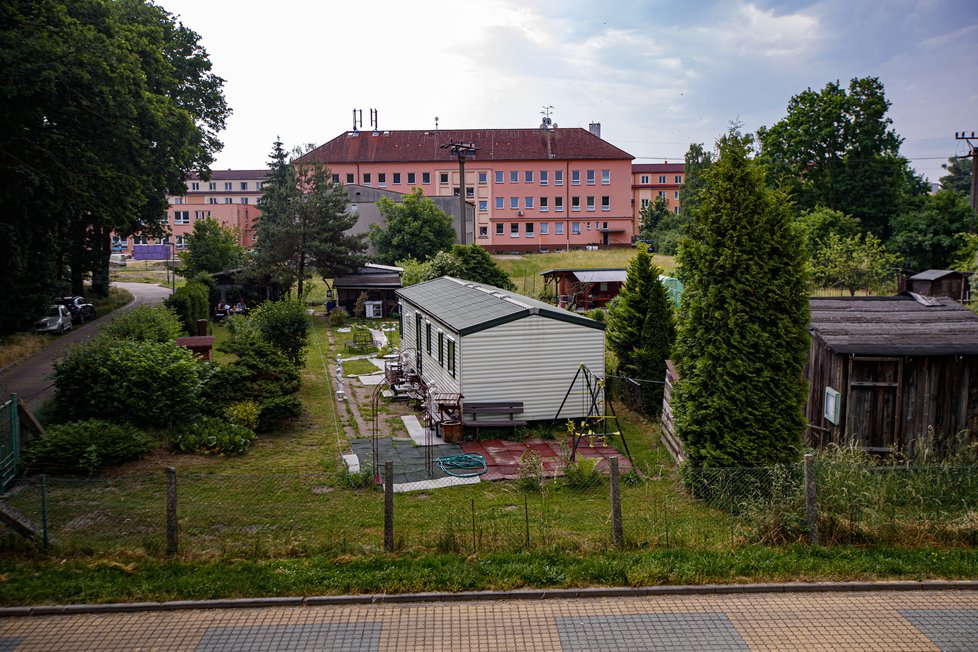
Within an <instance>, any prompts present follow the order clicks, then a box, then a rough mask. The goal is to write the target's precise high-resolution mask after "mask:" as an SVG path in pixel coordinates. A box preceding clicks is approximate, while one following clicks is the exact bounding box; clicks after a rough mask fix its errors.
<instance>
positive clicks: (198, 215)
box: [112, 170, 268, 254]
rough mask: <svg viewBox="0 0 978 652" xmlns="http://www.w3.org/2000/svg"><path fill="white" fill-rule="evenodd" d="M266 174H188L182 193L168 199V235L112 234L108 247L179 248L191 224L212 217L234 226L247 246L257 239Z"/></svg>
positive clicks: (121, 250)
mask: <svg viewBox="0 0 978 652" xmlns="http://www.w3.org/2000/svg"><path fill="white" fill-rule="evenodd" d="M267 176H268V170H214V171H213V172H212V173H211V178H210V180H209V181H204V180H202V179H201V178H200V176H199V175H197V174H191V175H190V176H189V177H188V178H187V191H186V193H185V194H184V195H181V196H171V197H169V198H168V199H169V202H170V206H169V208H167V211H166V230H167V233H168V234H169V235H167V236H165V237H164V238H162V239H160V240H156V239H153V238H148V237H146V236H144V235H141V234H138V233H137V234H135V235H132V236H129V237H128V238H123V237H121V236H118V235H113V236H112V248H113V250H114V251H115V252H117V253H127V254H131V253H132V251H133V245H151V244H166V245H169V244H174V245H175V246H176V249H177V251H179V250H181V249H183V248H184V246H185V242H186V236H187V234H189V233H191V232H193V230H194V223H195V222H197V221H198V220H202V219H205V218H208V217H212V218H214V219H215V220H217V221H218V223H220V225H221V226H224V227H235V228H237V229H238V234H239V238H240V239H239V242H240V244H241V246H243V247H245V248H249V249H250V248H251V247H252V246H254V243H255V240H256V239H257V237H256V235H255V233H256V227H257V225H256V221H257V219H258V215H259V211H258V206H257V204H258V200H259V199H260V198H261V194H262V184H263V183H264V181H265V179H266V178H267Z"/></svg>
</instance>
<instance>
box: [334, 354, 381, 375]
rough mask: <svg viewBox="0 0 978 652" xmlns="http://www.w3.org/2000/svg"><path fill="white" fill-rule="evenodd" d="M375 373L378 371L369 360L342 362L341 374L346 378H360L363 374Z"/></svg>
mask: <svg viewBox="0 0 978 652" xmlns="http://www.w3.org/2000/svg"><path fill="white" fill-rule="evenodd" d="M377 371H380V369H378V368H377V365H375V364H374V363H372V362H371V361H370V360H365V359H363V358H358V359H356V360H344V361H343V374H344V375H346V376H361V375H365V374H372V373H375V372H377Z"/></svg>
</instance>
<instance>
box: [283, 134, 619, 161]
mask: <svg viewBox="0 0 978 652" xmlns="http://www.w3.org/2000/svg"><path fill="white" fill-rule="evenodd" d="M548 139H549V144H548ZM450 141H454V142H456V143H474V144H475V145H476V147H478V148H479V149H478V151H477V152H476V153H475V154H470V155H468V159H469V160H470V161H475V162H476V163H475V164H476V165H478V161H480V160H481V161H527V160H530V161H533V160H541V159H543V160H547V159H551V160H561V161H563V160H587V159H618V160H625V161H631V160H632V159H633V158H634V157H633V156H632V155H631V154H629V153H628V152H626V151H624V150H622V149H619V148H617V147H615V146H614V145H612V144H611V143H609V142H607V141H605V140H602V139H601V138H599V137H597V136H595V135H594V134H592V133H591V132H589V131H588V130H587V129H581V128H578V127H573V128H565V129H554V130H552V131H550V132H547V133H544V132H542V131H541V130H539V129H439V130H437V131H435V130H433V129H428V130H401V131H380V132H371V131H347V132H344V133H342V134H340V135H339V136H337V137H336V138H333V139H332V140H331V141H329V142H327V143H325V144H323V145H320V146H319V147H317V148H316V149H314V150H313V151H311V152H309V153H308V154H305V155H304V156H302V157H301V158H300V159H299V162H300V163H312V162H320V163H327V164H330V165H332V164H336V163H368V162H369V163H411V162H415V161H444V162H445V163H446V164H448V163H451V162H453V161H455V160H456V159H455V157H453V156H452V153H451V152H450V151H449V150H448V149H443V148H442V145H444V144H446V143H448V142H450Z"/></svg>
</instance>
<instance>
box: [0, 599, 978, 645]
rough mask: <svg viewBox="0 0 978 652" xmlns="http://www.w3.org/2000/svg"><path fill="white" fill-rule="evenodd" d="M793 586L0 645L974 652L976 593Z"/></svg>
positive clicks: (245, 621) (78, 618)
mask: <svg viewBox="0 0 978 652" xmlns="http://www.w3.org/2000/svg"><path fill="white" fill-rule="evenodd" d="M797 586H798V587H800V590H797V591H792V590H790V587H789V590H788V591H785V588H784V587H778V586H775V585H767V586H756V587H744V588H745V589H746V591H744V592H741V593H730V594H724V593H711V592H710V591H711V589H710V587H692V592H694V594H693V595H675V594H669V592H667V591H663V592H662V594H661V595H654V594H653V595H646V596H642V597H589V598H572V599H564V598H554V599H547V600H541V599H539V598H540V597H541V594H540V592H532V593H529V594H527V595H525V598H526V599H517V600H513V599H509V600H505V599H501V600H497V599H488V598H492V597H495V596H492V595H484V596H476V597H481V598H483V599H471V597H470V599H469V600H454V599H440V600H439V599H435V596H428V598H427V599H428V600H429V601H427V602H423V601H421V600H424V599H425V596H416V597H414V598H413V599H414V600H417V602H413V603H412V602H404V603H391V602H381V603H374V604H371V603H369V602H366V601H368V600H370V599H371V598H370V596H364V597H363V598H362V600H364V602H365V603H362V604H348V603H347V604H343V603H340V604H336V603H335V602H336V598H308V599H306V600H304V601H303V600H302V599H298V598H297V599H288V598H284V599H281V600H280V601H278V603H277V605H278V606H271V607H266V608H245V607H249V606H252V605H250V604H249V602H248V601H241V602H238V603H237V604H234V601H229V602H228V603H225V604H224V605H220V604H216V605H210V606H211V607H212V608H209V609H187V608H183V609H181V608H180V606H179V605H176V604H174V605H173V606H172V607H171V608H172V609H173V610H162V609H157V610H148V611H145V612H137V613H105V611H110V610H111V609H112V607H111V606H110V605H99V606H100V607H102V610H103V611H102V612H96V613H75V614H64V615H31V616H15V615H9V613H10V610H7V612H8V613H7V614H5V615H6V616H7V617H2V618H0V650H5V651H11V652H14V651H15V652H29V651H33V650H46V651H47V650H72V651H81V650H100V651H113V650H188V651H189V650H193V651H196V652H218V651H222V652H223V651H230V650H270V651H283V652H284V651H286V650H288V651H293V650H324V651H333V652H352V651H360V650H364V651H374V650H376V651H381V650H383V651H393V650H425V651H427V652H438V651H442V650H445V651H448V650H451V651H466V650H533V651H539V652H545V651H551V650H553V651H562V652H599V651H600V652H616V651H622V652H624V651H626V650H627V651H629V652H637V651H642V650H694V651H696V652H707V651H713V650H805V651H806V652H814V651H816V650H833V651H835V650H879V651H887V652H899V651H910V650H935V651H936V650H949V651H950V650H954V651H963V650H972V651H973V650H976V649H978V591H975V590H947V591H939V590H930V591H919V590H917V591H895V590H867V591H851V590H842V591H840V590H837V589H838V587H837V588H836V589H835V590H824V589H829V588H832V587H824V588H823V590H819V587H818V586H817V585H797ZM669 588H672V589H673V590H674V592H676V593H681V592H682V591H683V587H669ZM734 588H735V589H736V588H738V587H734ZM883 588H893V587H886V586H884V587H883ZM729 589H730V587H721V588H720V589H719V590H729ZM712 590H714V591H716V590H717V589H716V588H714V589H712ZM696 591H699V593H696ZM517 593H518V592H517ZM582 593H587V591H586V590H584V591H582ZM606 593H607V592H606ZM378 597H379V598H380V599H382V600H383V599H384V596H374V598H375V599H376V598H378ZM439 597H442V598H451V596H439ZM460 597H461V596H460ZM392 598H393V599H404V597H403V596H389V597H388V599H392ZM408 599H410V598H408ZM268 602H269V603H273V604H275V601H274V600H269V601H268ZM290 604H293V605H295V606H287V605H290ZM184 606H185V607H186V606H188V605H184ZM222 606H223V607H224V608H213V607H222ZM0 611H3V610H0Z"/></svg>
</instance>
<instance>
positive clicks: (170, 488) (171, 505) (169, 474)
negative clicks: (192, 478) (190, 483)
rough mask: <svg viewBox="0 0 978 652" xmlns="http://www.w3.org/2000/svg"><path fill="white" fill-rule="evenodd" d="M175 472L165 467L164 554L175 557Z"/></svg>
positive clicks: (176, 541)
mask: <svg viewBox="0 0 978 652" xmlns="http://www.w3.org/2000/svg"><path fill="white" fill-rule="evenodd" d="M177 537H178V535H177V470H176V469H175V468H174V467H172V466H168V467H166V554H167V556H169V557H176V555H177V550H178V545H177V544H178V540H177Z"/></svg>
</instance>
